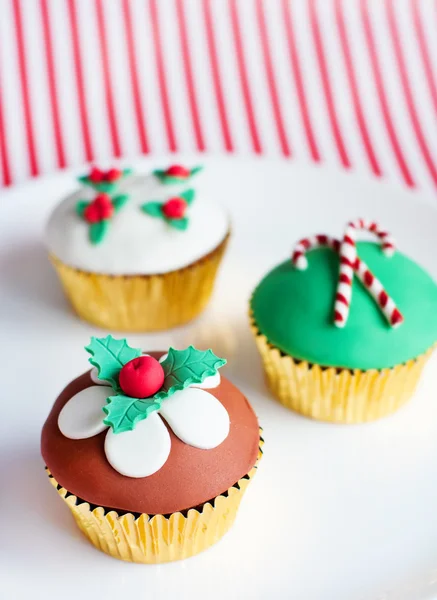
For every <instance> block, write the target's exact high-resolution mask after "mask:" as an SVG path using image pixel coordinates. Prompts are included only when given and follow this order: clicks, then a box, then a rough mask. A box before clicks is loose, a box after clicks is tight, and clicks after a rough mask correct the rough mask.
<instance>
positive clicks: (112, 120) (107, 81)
mask: <svg viewBox="0 0 437 600" xmlns="http://www.w3.org/2000/svg"><path fill="white" fill-rule="evenodd" d="M95 6H96V14H97V29H98V38H99V45H100V57H101V61H102V68H103V83H104V86H105V98H106V110H107V112H108V122H109V133H110V137H111V145H112V153H113V154H114V156H116V157H117V158H118V157H120V156H121V146H120V135H119V132H118V125H117V117H116V114H115V105H114V95H113V93H112V83H111V65H110V59H109V52H108V38H107V35H106V29H105V18H104V7H103V0H95Z"/></svg>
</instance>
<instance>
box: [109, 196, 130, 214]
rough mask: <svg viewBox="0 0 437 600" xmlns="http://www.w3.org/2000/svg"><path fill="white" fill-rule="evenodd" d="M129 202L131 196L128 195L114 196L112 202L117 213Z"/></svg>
mask: <svg viewBox="0 0 437 600" xmlns="http://www.w3.org/2000/svg"><path fill="white" fill-rule="evenodd" d="M128 200H129V196H128V195H127V194H120V195H119V196H114V197H113V198H112V200H111V202H112V205H113V207H114V210H115V212H118V211H119V210H120V208H122V207H123V206H124V205H125V204H126V202H127V201H128Z"/></svg>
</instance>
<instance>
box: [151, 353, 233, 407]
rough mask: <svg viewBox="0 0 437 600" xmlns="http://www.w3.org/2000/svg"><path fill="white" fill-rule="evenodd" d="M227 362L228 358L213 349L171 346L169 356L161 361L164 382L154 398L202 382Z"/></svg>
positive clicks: (163, 396)
mask: <svg viewBox="0 0 437 600" xmlns="http://www.w3.org/2000/svg"><path fill="white" fill-rule="evenodd" d="M225 364H226V360H225V359H224V358H219V357H218V356H216V355H215V354H214V352H213V351H212V350H205V351H203V350H197V349H196V348H194V346H188V348H186V349H185V350H174V348H170V349H169V351H168V356H167V358H166V359H165V360H164V361H163V362H162V363H161V365H162V368H163V369H164V374H165V378H164V383H163V385H162V388H161V389H160V391H159V392H157V393H156V394H155V396H154V398H156V399H161V400H163V399H164V398H168V397H169V396H171V395H172V394H174V393H175V392H176V391H178V390H184V389H185V388H186V387H188V386H189V385H191V384H192V383H202V381H204V380H205V379H206V378H207V377H210V376H211V375H215V374H216V373H217V369H220V367H223V365H225Z"/></svg>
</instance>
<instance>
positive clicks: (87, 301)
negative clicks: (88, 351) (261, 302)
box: [50, 234, 229, 332]
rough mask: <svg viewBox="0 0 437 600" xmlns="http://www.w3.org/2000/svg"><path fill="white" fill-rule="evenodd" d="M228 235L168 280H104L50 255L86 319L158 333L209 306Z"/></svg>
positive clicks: (120, 328)
mask: <svg viewBox="0 0 437 600" xmlns="http://www.w3.org/2000/svg"><path fill="white" fill-rule="evenodd" d="M228 240H229V234H228V236H227V237H226V238H225V239H224V240H223V242H222V243H221V244H220V245H219V246H218V247H217V248H216V249H215V250H213V251H212V252H211V253H209V254H208V255H206V256H205V257H203V258H201V259H200V260H198V261H196V262H195V263H193V264H191V265H189V266H188V267H184V268H183V269H178V270H176V271H171V272H169V273H164V274H162V275H102V274H99V273H92V272H88V271H81V270H79V269H75V268H74V267H70V266H68V265H66V264H64V263H63V262H62V261H60V260H59V259H58V258H57V257H56V256H54V255H50V260H51V261H52V263H53V265H54V267H55V269H56V272H57V274H58V276H59V278H60V280H61V283H62V285H63V288H64V292H65V294H66V296H67V298H68V299H69V300H70V302H71V304H72V306H73V308H74V310H75V312H76V313H77V314H78V316H79V317H80V318H81V319H84V320H85V321H88V322H90V323H92V324H93V325H97V326H99V327H102V328H104V329H111V330H114V331H136V332H141V331H158V330H164V329H170V328H172V327H176V326H178V325H182V324H184V323H187V322H188V321H191V320H192V319H194V318H195V317H197V316H198V315H199V314H200V313H201V312H202V311H203V310H204V308H205V307H206V305H207V303H208V301H209V299H210V297H211V294H212V291H213V287H214V282H215V278H216V274H217V270H218V267H219V265H220V262H221V260H222V257H223V254H224V252H225V249H226V245H227V243H228Z"/></svg>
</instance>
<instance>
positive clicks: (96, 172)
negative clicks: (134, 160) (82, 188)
mask: <svg viewBox="0 0 437 600" xmlns="http://www.w3.org/2000/svg"><path fill="white" fill-rule="evenodd" d="M131 173H132V169H122V170H121V169H115V168H112V169H108V170H107V171H102V169H99V168H98V167H92V168H91V170H90V172H89V173H88V175H81V176H80V177H78V180H79V182H80V183H83V184H84V185H87V186H89V187H92V188H93V189H95V190H97V191H98V192H106V193H110V192H113V191H114V190H116V189H117V187H118V185H119V183H120V181H121V180H122V179H123V178H124V177H126V176H127V175H130V174H131Z"/></svg>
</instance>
